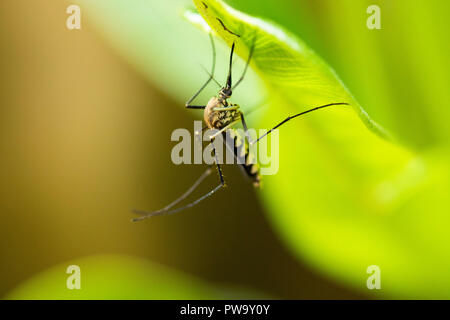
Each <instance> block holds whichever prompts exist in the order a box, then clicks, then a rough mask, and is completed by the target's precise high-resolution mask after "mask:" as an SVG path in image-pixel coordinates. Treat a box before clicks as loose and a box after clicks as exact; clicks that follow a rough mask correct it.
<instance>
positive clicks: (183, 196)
mask: <svg viewBox="0 0 450 320" xmlns="http://www.w3.org/2000/svg"><path fill="white" fill-rule="evenodd" d="M211 173H212V168H211V167H209V168H208V169H206V171H205V172H203V174H202V175H201V176H200V177H199V178H198V179H197V180H196V181H195V182H194V184H193V185H192V186H191V187H190V188H189V189H188V190H187V191H186V192H185V193H183V194H182V195H181V196H180V197H178V198H177V199H176V200H174V201H172V202H171V203H169V204H168V205H167V206H165V207H164V208H162V209H160V210H158V211H154V212H148V211H142V210H133V213H137V214H152V215H156V214H157V213H159V212H163V211H167V210H169V209H170V208H172V207H173V206H174V205H176V204H177V203H179V202H180V201H182V200H184V199H186V198H187V197H188V196H189V195H190V194H191V193H192V192H193V191H194V190H195V189H196V188H197V187H198V186H199V185H200V183H202V181H203V180H205V179H206V178H207V177H208V176H209V175H210V174H211Z"/></svg>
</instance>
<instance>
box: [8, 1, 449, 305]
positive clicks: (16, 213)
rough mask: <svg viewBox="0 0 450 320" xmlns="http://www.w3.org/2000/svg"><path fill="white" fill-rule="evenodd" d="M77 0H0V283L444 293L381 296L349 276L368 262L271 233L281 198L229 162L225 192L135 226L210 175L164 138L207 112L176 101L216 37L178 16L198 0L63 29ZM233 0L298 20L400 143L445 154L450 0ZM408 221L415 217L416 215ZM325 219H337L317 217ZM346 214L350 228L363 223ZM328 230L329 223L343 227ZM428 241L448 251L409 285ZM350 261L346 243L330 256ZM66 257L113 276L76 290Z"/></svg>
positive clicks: (25, 290) (151, 5)
mask: <svg viewBox="0 0 450 320" xmlns="http://www.w3.org/2000/svg"><path fill="white" fill-rule="evenodd" d="M71 3H72V2H68V1H60V2H55V1H50V0H48V1H45V0H39V1H33V2H30V1H25V0H19V1H12V0H7V1H2V3H1V4H0V7H1V10H0V25H1V28H0V30H1V38H0V39H1V42H0V43H1V51H0V63H1V70H2V76H1V86H0V90H1V95H0V97H1V106H2V107H1V109H0V122H1V123H0V154H1V155H2V157H1V158H0V176H1V180H0V181H1V182H0V192H1V193H0V209H1V213H2V223H1V225H0V228H1V229H0V233H1V237H2V238H1V240H2V241H1V249H0V259H1V265H0V268H1V269H0V271H1V273H0V296H4V297H13V298H28V297H34V298H47V297H61V298H67V297H75V298H77V297H78V298H158V297H159V298H205V297H209V298H227V297H236V296H239V297H266V296H270V297H276V298H290V299H315V298H322V299H331V298H334V299H336V298H337V299H348V298H367V297H369V298H378V297H383V298H389V297H410V296H414V297H445V291H443V290H442V289H439V292H437V293H435V292H433V291H432V289H428V290H429V291H427V292H423V291H421V290H419V289H418V290H417V291H416V292H412V293H411V292H407V291H408V290H410V289H408V290H406V289H405V290H404V291H405V292H402V290H401V288H400V289H398V288H397V289H395V290H392V291H389V290H386V289H385V288H383V289H382V290H381V291H378V292H373V291H369V290H367V288H366V286H365V283H364V282H362V283H361V284H360V286H358V285H355V284H354V283H352V281H351V280H350V281H349V280H348V279H346V278H352V277H362V278H366V277H367V276H368V275H367V274H365V269H362V270H361V274H359V275H353V274H349V275H348V276H346V277H344V276H340V275H339V274H338V273H333V272H330V270H329V269H330V268H332V266H333V264H334V263H335V262H336V260H334V259H339V250H338V249H337V248H336V250H335V251H333V248H331V249H330V248H327V249H326V250H324V247H319V246H313V245H311V250H314V251H315V252H316V254H318V255H321V256H322V259H323V261H327V259H328V261H329V264H330V265H331V267H324V265H325V264H326V262H323V261H321V262H317V260H314V259H312V258H311V256H310V255H308V254H305V255H304V256H303V255H302V254H299V251H298V248H296V247H295V246H292V245H289V244H288V243H289V241H285V238H284V236H280V227H279V226H278V227H277V228H273V221H272V219H273V217H271V218H270V219H268V214H269V211H271V209H273V208H270V207H269V206H266V205H264V203H265V202H260V201H259V198H258V197H257V195H256V192H255V190H253V189H252V186H251V185H250V184H248V185H247V184H245V183H244V182H243V180H242V177H241V175H240V171H239V170H238V169H237V168H234V167H231V166H226V167H225V170H226V178H227V181H228V184H229V186H230V188H227V189H226V190H225V191H223V192H220V193H219V194H217V195H216V196H215V197H214V199H210V200H209V201H205V202H203V203H201V204H200V205H198V206H197V207H196V208H195V209H193V210H189V211H186V212H184V213H182V214H178V215H174V216H170V217H159V218H157V219H152V220H151V221H146V222H143V223H138V224H132V223H130V222H129V219H130V218H131V213H130V209H132V208H143V209H149V210H152V209H158V208H160V207H162V206H164V205H166V204H167V203H168V202H170V201H171V200H173V199H174V197H176V196H177V195H179V194H181V193H182V192H183V191H184V190H185V189H186V188H187V187H188V186H189V185H190V183H192V181H194V180H195V179H196V177H197V176H198V175H199V174H201V172H203V167H201V166H175V165H173V164H172V162H171V161H170V150H171V148H172V146H173V143H172V142H170V134H171V132H172V131H173V129H175V128H188V129H191V128H192V121H193V120H194V119H199V118H201V113H197V112H195V111H185V110H183V108H182V107H183V102H184V101H185V100H186V99H187V98H188V97H189V96H190V95H191V94H192V92H193V91H194V90H195V89H197V87H198V86H199V85H200V84H201V83H202V81H203V80H204V79H205V76H206V75H205V73H204V71H203V70H202V69H201V68H200V64H204V65H205V66H208V65H209V63H210V54H211V52H210V48H209V42H208V39H207V36H206V35H205V34H204V33H202V31H200V30H198V29H197V28H195V27H194V26H192V25H191V24H190V23H189V22H187V21H186V20H185V19H183V17H182V13H183V10H184V8H186V6H189V5H190V6H192V4H191V2H190V1H188V0H186V1H184V0H179V1H170V4H169V1H164V2H161V1H156V0H147V1H120V0H114V1H113V0H109V1H100V0H99V1H89V0H86V1H77V3H78V4H80V6H81V10H82V30H77V31H70V30H67V29H66V27H65V20H66V18H67V14H66V12H65V11H66V8H67V6H68V5H69V4H71ZM227 3H229V4H230V5H232V6H235V7H236V8H237V9H239V10H242V11H244V12H246V13H248V14H252V15H256V16H261V17H264V18H267V19H270V20H273V21H275V22H276V23H278V24H280V25H283V26H284V27H285V28H287V29H288V30H290V31H292V32H293V33H294V34H296V35H297V36H299V37H300V38H301V39H303V40H304V41H305V42H306V43H307V44H308V45H309V46H310V47H312V48H313V49H314V50H315V51H316V52H317V53H318V54H319V55H320V56H321V57H322V58H324V60H325V61H327V62H328V63H329V64H330V65H331V66H332V67H333V68H334V69H335V70H336V71H337V73H338V74H339V75H340V77H341V78H342V79H343V81H344V83H345V84H346V85H347V86H348V88H349V90H350V91H351V92H352V93H353V94H354V95H355V97H356V98H357V100H358V101H359V102H360V103H361V105H362V106H363V107H364V108H365V109H366V110H367V111H368V113H369V114H370V115H371V116H372V117H373V118H374V119H375V120H377V121H378V122H379V123H381V124H382V125H383V126H384V127H386V128H387V129H389V130H390V131H391V132H393V134H394V135H395V136H396V137H397V138H398V140H399V141H400V142H401V143H402V144H404V145H406V146H408V147H409V148H411V150H414V151H415V152H418V153H427V152H429V150H435V149H438V150H439V153H444V154H445V156H443V157H442V158H443V159H447V158H446V156H447V153H446V152H447V151H448V136H449V133H450V130H449V126H448V125H447V123H446V121H447V119H448V118H449V117H448V115H449V113H450V109H449V106H450V103H449V102H450V93H449V90H448V88H449V84H450V81H449V72H448V71H449V63H448V57H449V54H450V52H449V45H448V39H447V38H448V31H449V26H448V22H447V21H446V14H447V12H448V9H450V8H449V3H448V2H447V1H445V0H442V1H439V0H434V1H422V0H414V1H406V0H397V1H394V0H391V1H376V0H373V1H353V0H339V1H333V0H314V1H311V0H303V1H299V0H283V1H276V2H275V1H265V2H261V1H253V0H248V1H237V0H233V1H231V0H230V1H227ZM370 4H378V5H379V6H380V7H381V10H382V30H373V31H370V30H368V29H367V27H366V19H367V17H368V15H367V13H366V8H367V7H368V6H369V5H370ZM218 49H219V50H218V51H219V55H218V58H219V60H218V61H219V64H220V61H222V60H220V58H221V57H222V58H223V57H225V56H226V54H227V50H228V49H227V48H226V47H225V46H224V45H223V44H221V43H220V42H219V43H218ZM222 71H223V70H222ZM219 72H220V69H219ZM246 86H247V87H244V90H242V91H240V92H239V96H238V98H239V99H241V101H243V102H242V104H249V105H251V104H254V103H257V102H258V101H260V99H259V97H261V96H264V95H266V93H264V92H254V91H250V90H249V88H253V87H252V86H253V84H252V82H251V81H250V83H248V84H246ZM211 87H212V86H211ZM245 88H246V89H247V90H245ZM215 90H216V89H215V88H214V87H212V88H211V89H210V91H209V92H208V93H206V95H204V96H203V98H204V97H205V96H207V94H211V93H213V92H214V91H215ZM239 103H241V102H239ZM285 116H286V115H284V114H280V115H279V118H280V119H282V118H283V117H285ZM302 139H306V140H308V136H304V135H303V136H302ZM294 147H295V146H294ZM442 150H444V151H442ZM280 165H281V166H283V160H282V159H281V164H280ZM440 166H441V167H442V172H444V173H443V174H442V176H441V177H440V178H442V179H448V171H447V169H448V167H447V163H446V161H445V160H443V161H441V162H440ZM441 167H439V168H438V169H437V170H436V171H433V172H435V173H436V172H441ZM215 178H216V177H213V178H212V179H211V180H209V183H205V185H204V186H202V191H206V190H208V185H213V184H215V183H216V180H215ZM324 178H325V179H326V178H327V176H325V177H324ZM328 178H329V177H328ZM325 181H326V180H325ZM325 183H326V182H325ZM330 183H331V181H330ZM444 183H445V184H444V185H445V186H447V185H448V181H447V180H445V181H444ZM292 188H295V184H293V185H292ZM447 191H448V189H447V188H445V189H443V190H442V192H443V193H444V192H447ZM307 196H308V195H305V197H307ZM444 196H445V194H444ZM418 203H419V204H417V205H416V208H419V209H418V211H420V212H422V213H427V210H434V211H436V212H439V213H440V215H437V217H438V218H442V217H444V218H445V215H444V214H445V213H446V211H445V210H446V208H448V204H447V203H446V204H441V203H434V204H433V207H432V208H430V207H429V206H428V205H429V203H427V202H425V201H423V202H420V197H419V200H418ZM319 207H320V206H319ZM274 214H276V213H274ZM435 216H436V215H430V219H432V218H433V217H435ZM402 217H405V216H404V215H403V216H402ZM413 217H415V218H416V219H413V220H414V221H415V222H416V223H418V224H419V225H420V224H421V223H424V222H423V221H426V220H421V219H422V218H423V217H421V219H418V217H419V216H417V215H416V216H413ZM425 217H426V215H425ZM320 218H322V216H320ZM348 218H349V217H346V219H348ZM322 219H323V221H322V222H323V224H324V225H329V224H330V221H329V220H326V219H327V217H326V215H324V217H323V218H322ZM406 219H408V217H406ZM448 219H449V218H446V220H444V221H436V224H437V225H438V226H437V227H436V226H433V228H435V230H438V228H439V225H440V226H441V228H443V227H445V226H447V225H448V221H449V220H448ZM387 223H389V221H387ZM396 223H399V224H401V221H400V222H398V221H396ZM347 227H348V230H349V231H348V234H351V231H353V230H351V229H352V227H354V228H356V227H358V226H357V225H356V224H355V225H354V226H353V225H352V224H351V223H350V224H349V225H348V226H347ZM396 227H398V228H399V229H402V228H401V227H399V226H397V225H392V224H391V225H389V229H388V230H386V237H385V239H386V246H388V247H389V246H390V245H391V243H390V241H391V240H392V239H395V235H396ZM327 228H330V226H328V227H327ZM433 228H431V229H430V230H431V231H430V230H427V232H426V233H421V231H420V230H417V229H414V228H410V229H407V230H406V232H407V233H408V236H410V237H412V238H414V237H415V235H416V234H418V235H419V234H420V237H425V238H430V237H432V236H433V232H432V231H433ZM337 231H339V230H336V234H334V235H333V236H338V237H339V236H341V237H342V238H343V239H344V238H345V237H346V234H342V233H341V234H339V232H337ZM438 231H439V232H438V233H440V232H442V230H438ZM312 232H314V230H313V231H312ZM402 232H405V230H403V229H402ZM361 234H364V230H361ZM317 235H318V236H321V234H320V230H317ZM381 237H384V234H382V235H381ZM311 239H312V237H311ZM337 240H339V239H337ZM444 240H448V238H446V239H444ZM311 243H312V242H311ZM287 244H288V245H287ZM422 244H423V243H409V242H407V243H406V244H404V245H406V246H408V250H409V251H411V252H413V253H414V250H416V249H417V252H418V256H419V257H422V256H421V255H420V253H421V252H423V251H424V250H427V249H428V248H429V247H428V246H425V245H423V246H422ZM305 245H308V243H306V244H305ZM432 245H434V247H435V248H436V247H437V248H439V254H440V256H439V259H441V260H442V261H438V262H436V261H433V258H434V257H435V256H434V255H433V256H432V257H427V259H426V260H425V259H424V260H421V259H420V258H418V259H417V260H416V261H414V263H415V266H414V268H413V269H414V271H416V272H415V273H412V274H409V273H408V274H407V277H409V279H410V281H411V287H414V283H415V281H416V280H417V281H418V282H421V281H422V280H423V279H427V278H429V276H430V273H431V272H432V270H435V269H434V266H435V265H436V264H438V263H440V262H442V264H441V265H440V267H441V268H442V270H445V269H446V267H447V266H448V264H446V263H447V262H448V261H447V260H448V257H449V249H450V248H449V247H448V242H446V241H443V242H442V241H441V242H438V243H436V242H434V243H432ZM392 247H395V245H394V244H392ZM305 251H306V250H305ZM368 251H370V249H368ZM394 252H395V251H394ZM401 253H402V252H401V251H399V256H401ZM104 254H113V256H104ZM390 254H392V253H390ZM85 256H92V257H90V258H83V257H85ZM345 259H346V258H345V254H343V255H342V256H341V258H340V260H341V261H340V262H339V263H337V265H339V266H340V265H342V264H345ZM399 259H400V258H399ZM150 261H151V262H150ZM72 263H75V264H79V265H80V267H81V269H82V277H83V274H84V271H83V270H95V271H92V272H93V274H95V275H99V274H101V271H99V270H105V274H103V277H105V278H108V277H110V278H112V279H115V280H114V281H110V282H108V281H106V280H104V279H100V278H101V277H100V276H98V277H97V276H96V277H95V279H93V278H94V277H93V276H91V277H92V278H91V280H85V281H86V283H87V286H83V289H82V290H81V291H80V292H75V293H74V292H71V293H70V294H71V296H70V295H69V296H68V295H67V294H68V293H67V292H68V290H66V289H65V282H64V279H65V277H66V274H65V268H66V267H67V266H68V265H69V264H72ZM375 264H376V261H375ZM417 264H418V265H417ZM175 270H176V271H175ZM382 270H383V268H382ZM417 270H419V271H417ZM146 271H147V272H146ZM345 271H346V270H343V271H342V272H345ZM85 272H86V277H87V276H88V274H89V272H88V271H85ZM382 272H383V271H382ZM405 272H406V273H407V272H408V270H405ZM161 275H164V276H161ZM438 276H439V277H441V279H442V280H443V281H442V283H443V284H444V285H445V284H446V283H448V282H449V281H450V277H449V276H448V275H446V274H443V273H440V272H438ZM146 277H148V280H145V281H144V280H140V279H146ZM159 277H161V278H159ZM180 278H182V279H184V280H180ZM29 279H31V280H29ZM83 279H84V278H83ZM155 279H159V280H160V281H156V280H155ZM174 279H176V280H174ZM382 279H383V278H382ZM59 280H61V281H59ZM83 281H84V280H83ZM89 281H93V282H91V283H90V285H89ZM96 281H97V282H96ZM382 281H383V280H382ZM423 281H425V280H423ZM59 283H60V284H59ZM382 286H383V282H382ZM429 286H430V287H433V284H429ZM93 287H95V288H96V289H95V290H94V291H92V288H93ZM123 287H126V288H127V290H120V289H121V288H123ZM88 288H91V290H89V289H88ZM162 288H164V290H163V289H162ZM11 292H12V293H11ZM133 292H136V296H133ZM158 292H159V293H160V295H158ZM162 292H164V293H162ZM218 292H219V293H218ZM443 292H444V293H443Z"/></svg>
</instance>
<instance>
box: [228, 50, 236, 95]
mask: <svg viewBox="0 0 450 320" xmlns="http://www.w3.org/2000/svg"><path fill="white" fill-rule="evenodd" d="M234 45H235V42H233V45H232V46H231V53H230V68H229V69H228V78H227V89H231V69H233V53H234Z"/></svg>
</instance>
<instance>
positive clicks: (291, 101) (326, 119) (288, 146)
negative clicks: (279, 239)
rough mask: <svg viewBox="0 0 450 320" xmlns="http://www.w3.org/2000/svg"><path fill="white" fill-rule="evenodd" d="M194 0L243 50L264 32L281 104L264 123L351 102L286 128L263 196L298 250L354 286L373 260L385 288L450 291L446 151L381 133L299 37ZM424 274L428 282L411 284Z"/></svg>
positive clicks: (265, 60) (259, 68) (265, 69)
mask: <svg viewBox="0 0 450 320" xmlns="http://www.w3.org/2000/svg"><path fill="white" fill-rule="evenodd" d="M194 3H195V4H196V6H197V9H198V11H199V12H200V14H201V15H202V16H203V18H204V19H205V20H206V21H207V22H208V23H209V25H210V26H211V28H212V29H214V30H215V32H216V33H217V34H218V35H219V36H221V37H222V38H223V39H224V40H225V41H226V42H227V43H228V44H229V45H230V44H231V43H233V41H236V42H237V48H238V50H237V52H238V53H239V54H241V55H242V56H243V57H245V56H246V55H247V54H248V50H249V48H250V47H251V45H252V42H253V38H254V37H255V36H256V48H255V54H254V59H253V61H252V67H253V68H254V69H255V71H256V72H257V73H258V75H259V76H260V78H261V79H262V80H263V82H264V84H265V86H266V89H267V91H268V92H270V96H271V98H272V101H273V103H272V105H271V107H270V109H269V110H267V112H265V114H264V117H263V119H262V120H261V122H260V123H259V124H260V125H261V124H262V125H263V126H264V127H267V128H270V127H271V126H273V125H274V124H276V123H278V122H279V121H281V120H283V119H284V118H285V117H286V116H287V115H289V114H293V113H298V112H300V111H304V110H305V109H307V108H311V107H314V106H319V105H323V104H328V103H332V102H348V103H350V104H351V105H352V108H343V107H335V108H333V109H331V108H330V109H326V111H325V110H324V111H321V112H317V113H315V114H311V115H308V116H307V117H305V118H303V119H297V120H294V121H295V123H294V122H293V123H289V124H286V125H284V126H283V127H282V128H280V131H281V132H280V170H279V172H278V174H276V175H274V176H266V177H265V185H264V186H265V188H263V191H262V194H261V199H262V200H263V201H264V202H265V203H266V204H267V208H268V211H269V213H270V218H271V220H272V221H273V223H274V225H275V226H276V228H277V229H278V231H279V232H280V234H281V235H282V236H283V237H284V239H285V240H286V241H287V243H288V244H289V245H290V246H291V248H292V249H293V250H294V251H296V252H297V253H298V254H299V255H301V256H304V257H306V258H307V259H308V260H309V261H310V262H311V263H313V264H314V265H315V266H316V267H317V268H319V269H320V270H322V271H323V272H326V273H328V274H332V275H334V276H335V277H337V278H339V279H341V281H345V282H347V283H351V284H353V285H354V286H355V287H356V288H360V289H366V279H367V277H368V276H369V275H368V274H367V273H366V269H367V267H368V266H370V265H373V264H375V265H378V266H380V268H381V270H382V274H383V283H384V289H385V290H384V291H383V292H385V294H386V295H390V296H395V295H401V296H414V295H417V296H424V295H429V296H430V297H449V293H448V291H447V290H446V288H448V286H449V285H450V281H449V280H447V281H446V282H445V283H442V281H441V283H439V284H436V282H439V280H438V279H439V277H438V276H436V272H435V270H437V269H439V270H444V269H445V268H448V267H449V266H450V261H449V259H448V258H447V256H446V257H442V255H440V254H439V253H438V252H439V249H440V248H441V246H442V245H444V244H445V245H447V247H448V244H450V241H449V237H448V235H447V233H446V231H445V230H447V229H448V226H450V223H449V222H450V220H449V218H448V215H447V214H446V212H449V211H448V210H447V209H448V207H449V205H448V199H447V197H446V196H445V195H444V194H443V193H442V191H439V190H445V192H448V191H449V190H450V188H449V186H448V179H437V176H438V172H440V173H441V174H442V175H443V176H445V177H447V176H448V166H445V165H443V163H445V162H446V159H448V154H447V152H446V151H445V150H440V151H438V152H436V151H433V152H431V153H430V154H428V153H427V154H422V155H418V154H415V153H414V152H411V151H408V150H407V149H405V148H404V147H402V146H400V145H397V144H393V143H391V142H389V141H387V140H385V139H382V138H380V137H383V136H385V134H384V131H383V130H382V129H381V128H380V127H379V126H378V125H376V124H375V123H374V122H373V121H372V120H371V119H370V118H369V116H368V115H367V113H366V112H365V111H364V110H363V109H362V107H361V106H359V104H358V103H357V102H356V101H355V99H354V98H353V97H352V95H351V94H350V93H349V92H348V90H347V89H346V88H345V86H344V85H343V84H342V82H341V81H340V80H339V78H338V77H337V75H336V74H335V72H334V71H333V70H332V69H331V68H330V67H329V66H327V64H326V63H325V62H323V61H322V60H321V59H320V58H319V57H318V56H317V55H316V54H315V53H314V52H313V51H312V50H311V49H310V48H308V47H307V46H306V44H305V43H304V42H302V41H301V40H300V39H298V38H297V37H295V36H294V35H292V34H290V33H288V32H286V31H285V30H283V29H282V28H280V27H278V26H276V25H275V24H273V23H269V22H266V21H263V20H261V19H257V18H254V17H250V16H248V15H245V14H243V13H242V12H238V11H236V10H234V9H232V8H230V7H229V6H227V5H226V4H224V3H223V2H221V1H215V0H194ZM224 26H225V27H226V28H224ZM230 31H231V32H230ZM232 33H234V34H238V35H239V36H240V37H236V36H235V35H233V34H232ZM368 129H369V130H368ZM374 133H375V134H374ZM432 207H433V208H435V209H436V210H435V211H434V214H433V217H431V216H430V213H429V210H430V208H432ZM446 210H447V211H446ZM425 221H426V222H427V223H425ZM443 224H444V225H445V226H446V227H447V228H445V227H444V228H437V226H442V225H443ZM425 261H426V263H424V262H425ZM418 274H420V277H421V282H420V283H417V282H412V281H411V277H412V276H413V275H418ZM417 287H420V293H419V292H418V290H417ZM413 288H416V289H415V290H412V289H413Z"/></svg>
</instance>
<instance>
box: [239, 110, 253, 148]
mask: <svg viewBox="0 0 450 320" xmlns="http://www.w3.org/2000/svg"><path fill="white" fill-rule="evenodd" d="M241 122H242V127H244V132H245V138H246V139H247V143H248V145H249V146H250V145H252V144H254V143H255V141H253V140H252V138H251V137H250V133H249V132H248V127H247V123H245V119H244V114H243V113H242V112H241Z"/></svg>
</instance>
